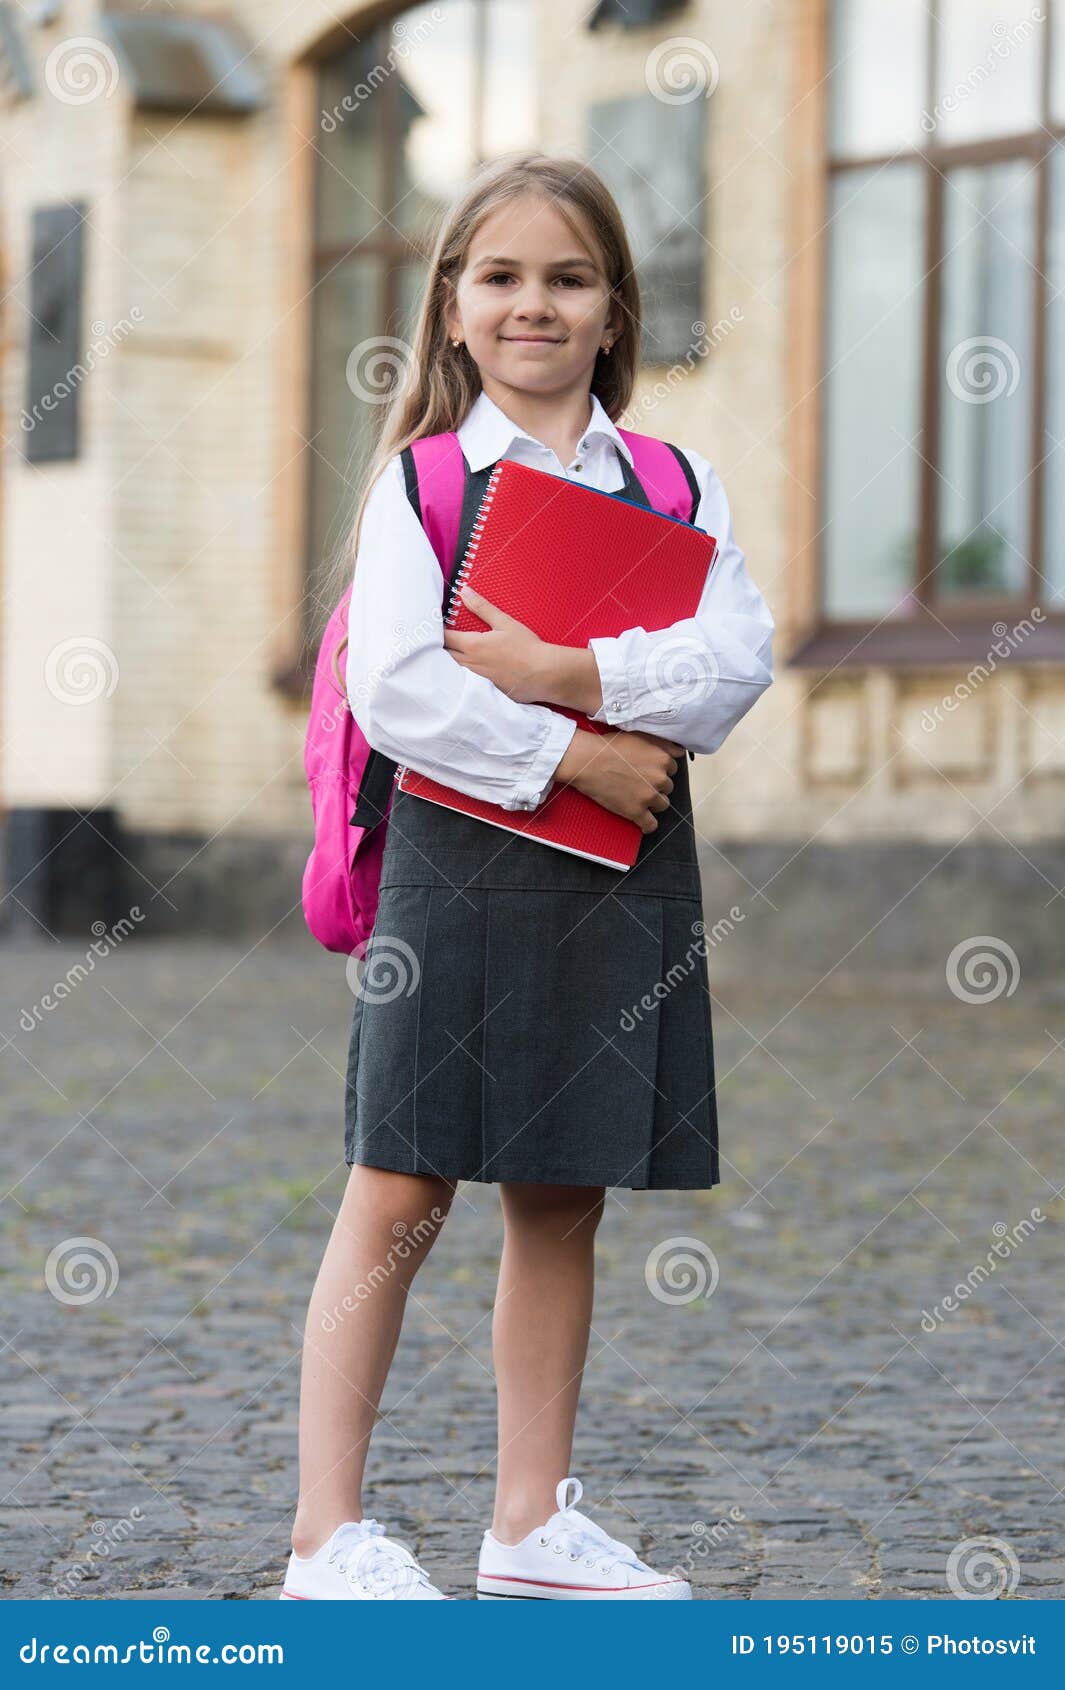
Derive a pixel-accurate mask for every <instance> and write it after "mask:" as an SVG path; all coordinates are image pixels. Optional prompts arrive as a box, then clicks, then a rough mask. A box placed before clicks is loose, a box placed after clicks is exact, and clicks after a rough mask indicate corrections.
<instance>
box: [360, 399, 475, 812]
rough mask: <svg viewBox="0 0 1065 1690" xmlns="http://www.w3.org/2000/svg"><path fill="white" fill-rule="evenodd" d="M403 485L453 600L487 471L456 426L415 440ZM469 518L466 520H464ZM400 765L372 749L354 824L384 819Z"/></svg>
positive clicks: (406, 457)
mask: <svg viewBox="0 0 1065 1690" xmlns="http://www.w3.org/2000/svg"><path fill="white" fill-rule="evenodd" d="M400 461H401V463H402V465H403V484H404V487H405V489H406V494H407V498H408V500H409V501H410V504H411V508H412V509H413V511H414V514H415V516H416V517H417V518H418V521H419V522H420V523H421V525H422V527H423V528H424V530H425V533H426V535H427V537H428V540H429V543H430V545H431V546H432V548H433V551H434V552H435V553H436V558H437V562H438V563H439V565H440V570H441V573H442V575H443V577H444V586H445V589H447V591H445V594H444V601H443V602H444V603H445V604H446V603H447V596H448V591H449V590H450V587H451V583H452V580H453V579H454V575H455V571H456V569H457V568H458V564H459V549H460V546H461V547H462V549H463V550H464V549H465V546H464V543H463V534H464V533H465V534H467V535H468V533H469V529H470V527H471V526H472V523H473V518H474V516H475V514H476V511H477V506H478V505H479V504H480V500H481V494H482V493H483V492H484V487H485V481H486V479H487V477H486V476H484V477H482V476H471V475H470V472H469V466H468V465H467V463H466V459H465V457H464V456H463V452H462V447H461V446H460V445H459V437H458V435H457V434H455V433H454V432H453V431H452V432H449V433H445V434H427V435H425V436H423V438H422V439H420V440H413V441H412V442H411V444H410V445H409V446H407V447H406V448H405V450H404V451H403V452H402V453H401V454H400ZM464 519H465V520H464ZM397 767H398V764H396V763H394V762H393V761H392V759H391V757H386V756H385V754H384V752H383V751H374V750H371V752H370V755H369V757H368V758H367V759H366V766H365V768H364V769H363V772H362V779H361V780H360V782H359V794H358V799H357V801H356V804H355V813H354V815H353V816H352V818H351V826H352V827H365V828H367V829H371V828H374V827H376V826H377V823H378V822H379V821H382V820H383V819H384V816H385V814H386V812H387V810H388V806H389V803H390V801H391V796H392V787H393V783H394V781H395V775H396V769H397Z"/></svg>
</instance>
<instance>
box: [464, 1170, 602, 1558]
mask: <svg viewBox="0 0 1065 1690" xmlns="http://www.w3.org/2000/svg"><path fill="white" fill-rule="evenodd" d="M500 1196H501V1200H502V1204H503V1218H504V1224H505V1238H504V1244H503V1259H502V1262H501V1263H500V1269H499V1289H498V1293H497V1296H496V1306H495V1315H494V1318H493V1322H492V1349H493V1354H494V1357H495V1370H496V1389H497V1393H498V1402H499V1463H498V1467H497V1471H496V1505H495V1515H494V1518H493V1520H492V1531H493V1532H494V1534H495V1536H496V1537H498V1538H499V1539H500V1540H501V1541H502V1542H504V1543H517V1542H518V1540H519V1539H520V1538H523V1537H524V1536H525V1535H526V1533H528V1532H530V1531H532V1529H533V1527H534V1526H538V1525H541V1524H542V1523H543V1521H544V1520H546V1519H547V1518H548V1516H549V1515H551V1514H553V1513H554V1512H555V1507H556V1503H555V1486H556V1485H557V1484H558V1481H559V1480H560V1479H564V1478H565V1477H566V1475H567V1473H568V1472H569V1470H570V1457H571V1454H572V1450H573V1424H574V1421H575V1419H576V1415H577V1400H578V1398H579V1396H580V1389H581V1374H582V1371H583V1368H584V1359H585V1356H586V1354H587V1350H588V1329H589V1326H590V1324H591V1318H592V1296H593V1291H594V1286H595V1265H594V1254H593V1249H594V1242H595V1230H596V1227H597V1226H598V1224H599V1220H600V1217H601V1216H602V1213H603V1200H604V1197H605V1192H604V1190H603V1188H602V1187H601V1186H588V1185H535V1184H529V1185H525V1184H516V1183H515V1184H504V1185H501V1186H500Z"/></svg>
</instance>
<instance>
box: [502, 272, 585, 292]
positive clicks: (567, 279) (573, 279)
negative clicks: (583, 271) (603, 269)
mask: <svg viewBox="0 0 1065 1690" xmlns="http://www.w3.org/2000/svg"><path fill="white" fill-rule="evenodd" d="M501 277H502V278H503V280H504V281H509V280H510V271H509V270H497V271H496V272H495V274H494V275H491V276H486V277H485V281H486V282H498V281H499V280H500V278H501ZM555 280H556V281H559V282H576V284H577V286H578V287H579V288H580V287H583V286H584V279H583V277H581V276H557V277H556V278H555Z"/></svg>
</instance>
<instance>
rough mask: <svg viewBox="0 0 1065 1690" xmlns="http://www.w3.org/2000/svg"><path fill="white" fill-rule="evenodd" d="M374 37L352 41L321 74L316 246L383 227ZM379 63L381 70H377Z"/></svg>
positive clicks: (350, 240) (346, 243)
mask: <svg viewBox="0 0 1065 1690" xmlns="http://www.w3.org/2000/svg"><path fill="white" fill-rule="evenodd" d="M377 39H378V38H377V37H376V36H373V37H371V38H370V40H369V41H368V42H353V43H352V45H351V46H349V47H347V48H345V50H344V52H343V53H342V54H340V55H339V56H338V57H337V58H335V59H332V60H330V62H329V63H328V64H326V65H324V66H323V67H322V71H321V74H320V76H319V79H318V98H319V110H318V114H317V116H318V125H319V132H318V136H317V142H318V146H319V148H320V152H319V156H318V162H317V180H316V187H315V192H316V198H317V205H316V209H315V245H316V246H318V247H319V248H321V247H324V246H330V247H335V246H350V245H351V244H352V243H353V242H354V241H356V240H362V239H365V237H366V236H368V235H372V234H380V233H381V231H382V227H383V224H382V218H383V216H384V214H385V213H387V211H388V209H389V208H388V207H387V206H384V205H382V204H381V198H382V188H383V174H382V172H383V163H382V153H381V143H382V125H381V90H380V88H379V87H378V86H377V82H376V78H377V76H378V75H379V74H380V71H379V58H380V55H379V54H375V52H374V43H375V42H376V41H377ZM375 66H377V67H378V69H377V70H376V71H375Z"/></svg>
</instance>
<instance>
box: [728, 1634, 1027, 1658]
mask: <svg viewBox="0 0 1065 1690" xmlns="http://www.w3.org/2000/svg"><path fill="white" fill-rule="evenodd" d="M896 1649H898V1651H899V1653H900V1654H901V1655H919V1654H924V1655H932V1656H935V1655H1034V1654H1035V1638H1034V1637H1033V1636H1032V1635H1031V1633H1029V1632H1026V1633H1025V1634H1024V1635H1023V1636H1021V1637H953V1636H950V1635H949V1634H947V1633H944V1632H929V1633H928V1635H927V1636H926V1637H924V1638H923V1639H922V1638H920V1637H915V1636H914V1634H913V1633H912V1632H907V1633H906V1635H905V1636H904V1637H899V1638H896V1637H895V1636H894V1634H893V1633H892V1632H881V1633H880V1634H879V1636H877V1635H876V1634H875V1633H872V1632H867V1633H864V1634H862V1633H852V1634H850V1635H848V1634H847V1633H846V1632H840V1633H838V1634H837V1635H836V1636H832V1635H830V1634H827V1633H826V1634H825V1635H823V1636H821V1637H817V1636H815V1635H814V1634H813V1633H810V1634H808V1635H806V1636H800V1635H798V1634H792V1635H784V1636H776V1637H774V1636H772V1635H769V1634H767V1635H766V1636H764V1637H751V1636H750V1635H749V1634H747V1633H745V1632H733V1634H732V1653H733V1654H734V1655H754V1654H759V1655H893V1654H894V1653H895V1650H896Z"/></svg>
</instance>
